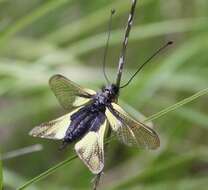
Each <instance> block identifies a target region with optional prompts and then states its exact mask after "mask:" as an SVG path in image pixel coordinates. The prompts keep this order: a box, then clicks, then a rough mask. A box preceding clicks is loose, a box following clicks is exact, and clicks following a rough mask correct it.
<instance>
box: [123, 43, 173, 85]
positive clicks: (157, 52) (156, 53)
mask: <svg viewBox="0 0 208 190" xmlns="http://www.w3.org/2000/svg"><path fill="white" fill-rule="evenodd" d="M171 44H173V42H172V41H169V42H168V43H166V44H165V45H163V46H162V47H161V48H159V49H158V50H157V51H156V52H155V53H153V55H152V56H150V57H149V58H148V59H147V60H146V61H145V62H144V63H143V64H142V65H141V66H140V67H139V68H138V69H137V71H136V72H135V73H134V74H133V75H132V77H131V78H130V79H129V80H128V82H127V83H126V84H124V85H122V86H121V87H120V88H124V87H126V86H128V85H129V83H130V82H131V81H132V80H133V78H134V77H135V76H136V75H137V74H138V73H139V71H141V70H142V68H143V67H144V66H145V65H146V64H147V63H149V62H150V61H151V60H152V59H153V58H154V57H155V56H156V55H158V54H159V53H160V52H161V51H162V50H164V49H165V48H166V47H167V46H169V45H171Z"/></svg>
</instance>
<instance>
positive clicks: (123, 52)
mask: <svg viewBox="0 0 208 190" xmlns="http://www.w3.org/2000/svg"><path fill="white" fill-rule="evenodd" d="M136 3H137V0H132V6H131V10H130V14H129V18H128V22H127V26H126V32H125V35H124V40H123V44H122V49H121V55H120V58H119V63H118V72H117V78H116V86H118V87H120V82H121V76H122V73H123V67H124V64H125V59H126V48H127V45H128V41H129V35H130V31H131V27H132V24H133V18H134V14H135V8H136Z"/></svg>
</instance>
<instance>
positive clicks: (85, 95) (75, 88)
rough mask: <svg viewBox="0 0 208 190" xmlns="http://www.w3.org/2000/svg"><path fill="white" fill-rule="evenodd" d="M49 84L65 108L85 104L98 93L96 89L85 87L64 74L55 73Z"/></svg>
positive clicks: (68, 108)
mask: <svg viewBox="0 0 208 190" xmlns="http://www.w3.org/2000/svg"><path fill="white" fill-rule="evenodd" d="M49 85H50V87H51V89H52V91H53V92H54V94H55V96H56V97H57V99H58V100H59V102H60V104H61V105H62V106H63V108H64V109H66V110H68V111H71V110H73V109H74V108H76V107H79V106H81V105H84V104H86V103H88V102H89V101H90V100H91V97H92V96H93V95H95V94H96V92H95V91H93V90H90V89H84V88H82V87H80V86H79V85H77V84H75V83H74V82H72V81H70V80H69V79H67V78H66V77H64V76H62V75H54V76H52V77H51V78H50V80H49Z"/></svg>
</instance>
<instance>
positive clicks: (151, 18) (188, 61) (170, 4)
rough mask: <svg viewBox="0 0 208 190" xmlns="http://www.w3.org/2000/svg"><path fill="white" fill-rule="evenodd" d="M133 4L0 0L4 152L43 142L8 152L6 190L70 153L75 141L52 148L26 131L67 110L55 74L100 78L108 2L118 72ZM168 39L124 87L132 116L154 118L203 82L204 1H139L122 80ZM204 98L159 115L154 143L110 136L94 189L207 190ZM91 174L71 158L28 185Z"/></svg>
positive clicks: (0, 140) (207, 14)
mask: <svg viewBox="0 0 208 190" xmlns="http://www.w3.org/2000/svg"><path fill="white" fill-rule="evenodd" d="M130 5H131V1H130V0H125V1H124V0H114V1H110V0H94V1H86V0H59V1H56V0H53V1H49V0H45V1H44V0H30V1H28V0H17V1H12V0H0V146H1V147H0V149H1V154H2V155H3V157H4V156H5V155H8V152H10V151H14V150H19V149H20V148H23V147H27V146H31V145H34V144H41V145H42V146H43V149H42V150H41V151H39V152H33V153H31V154H27V155H23V156H12V158H10V159H9V158H6V157H5V158H4V160H3V173H4V189H5V190H7V189H15V188H17V187H19V186H20V185H22V184H23V183H25V182H26V181H27V180H29V179H31V178H33V177H35V176H37V175H38V174H40V173H41V172H43V171H45V170H47V169H48V168H50V167H52V166H54V165H55V164H56V163H59V162H61V161H63V160H64V159H66V158H68V157H69V156H71V155H73V154H74V150H73V145H71V146H69V147H68V148H67V149H66V150H65V151H58V147H59V145H60V143H59V142H54V141H49V140H43V139H36V138H32V137H30V136H28V132H29V131H30V130H31V129H32V128H33V127H34V126H36V125H38V124H40V123H42V122H44V121H49V120H51V119H54V118H56V117H58V116H60V115H62V114H64V113H65V112H64V110H63V109H62V108H61V106H60V105H59V104H58V101H57V100H56V98H55V96H54V95H53V94H52V92H51V90H50V88H49V86H48V79H49V78H50V76H52V75H53V74H57V73H59V74H63V75H65V76H66V77H68V78H70V79H71V80H73V81H75V82H77V83H79V84H81V85H83V86H86V87H88V88H92V89H99V88H100V87H101V86H102V85H103V84H105V81H104V77H103V74H102V69H101V68H102V67H101V63H102V60H103V52H104V47H105V43H106V31H107V24H108V20H109V15H110V10H111V9H112V8H115V9H116V14H115V16H114V18H113V31H112V37H111V41H110V48H109V53H108V59H107V72H108V74H109V76H110V78H111V80H112V81H113V80H114V79H115V74H116V68H117V63H118V56H119V52H120V47H121V42H122V39H123V38H122V37H123V34H124V28H125V25H126V21H127V18H128V12H129V8H130ZM168 40H173V41H174V45H173V46H172V47H171V48H169V49H168V50H166V51H165V52H163V53H162V54H161V55H160V56H158V57H157V58H156V59H154V60H153V61H152V63H151V64H149V65H148V66H147V67H146V68H145V70H144V71H143V72H142V73H140V74H139V75H138V76H137V77H136V78H135V79H134V81H133V82H132V83H131V85H130V86H128V87H127V88H125V90H122V92H121V95H120V100H122V105H124V107H125V108H126V110H128V111H129V112H130V113H131V114H132V115H136V114H137V111H136V110H140V111H141V112H142V113H143V114H145V115H146V116H150V115H152V114H154V113H157V112H159V111H160V110H162V109H163V108H166V107H168V106H170V105H172V104H174V103H177V102H178V101H180V100H182V99H184V98H186V97H188V96H190V95H192V94H194V93H196V92H198V91H199V90H201V89H204V88H207V87H208V54H207V49H208V1H207V0H174V1H166V0H143V1H138V5H137V11H136V18H135V22H134V27H133V30H132V33H131V37H130V43H129V47H128V55H127V63H126V65H125V73H124V75H123V83H124V82H125V81H127V79H128V78H129V76H130V75H131V73H133V71H135V69H136V68H138V65H139V64H141V63H143V62H144V60H145V59H146V58H147V57H149V56H150V55H151V54H152V53H153V52H154V51H155V50H156V49H157V48H159V47H160V46H161V45H163V44H164V43H166V42H167V41H168ZM207 101H208V97H207V96H203V97H201V98H200V99H198V100H195V101H194V102H192V103H190V104H188V105H186V106H184V107H181V108H179V109H177V110H174V112H171V113H168V114H166V115H165V116H163V117H161V118H159V119H157V120H155V121H154V123H155V130H156V131H157V132H158V133H159V135H160V138H161V147H160V148H159V149H158V150H155V151H147V150H138V149H137V148H129V147H126V146H124V145H121V144H120V143H118V142H117V141H112V142H111V143H110V145H109V146H108V150H107V151H106V152H105V175H104V177H103V178H102V180H101V184H100V189H108V190H111V189H112V190H113V189H119V190H121V189H124V190H140V189H142V190H151V189H154V190H157V189H158V190H160V189H174V190H191V189H193V190H195V189H198V190H203V189H204V190H205V189H207V186H208V175H207V174H208V149H207V143H208V132H207V130H208V103H207ZM0 168H1V166H0ZM0 170H1V169H0ZM0 176H1V175H0ZM0 178H1V177H0ZM92 178H93V175H92V174H91V173H90V172H89V171H88V169H87V168H86V167H85V166H84V165H83V163H82V162H81V161H80V160H79V159H76V160H74V161H72V162H71V163H70V164H69V165H67V166H65V167H62V168H61V169H59V170H57V171H56V172H54V173H53V174H52V175H50V176H48V177H47V178H45V179H43V180H41V181H39V182H38V183H36V184H33V185H31V186H29V187H28V188H27V189H34V190H36V189H37V190H38V189H51V190H57V189H61V190H66V189H71V190H81V189H89V188H90V186H91V183H90V181H91V179H92ZM0 181H1V180H0Z"/></svg>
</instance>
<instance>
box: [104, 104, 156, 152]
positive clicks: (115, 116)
mask: <svg viewBox="0 0 208 190" xmlns="http://www.w3.org/2000/svg"><path fill="white" fill-rule="evenodd" d="M111 105H112V106H111V108H109V109H106V116H107V119H108V121H109V123H110V125H111V127H112V129H113V131H115V132H116V134H117V136H118V138H119V140H120V141H121V142H123V143H124V144H126V145H128V146H138V147H143V148H149V149H156V148H157V147H159V146H160V140H159V137H158V135H157V133H156V132H155V131H154V130H153V129H151V128H150V127H148V126H146V125H144V124H143V123H140V122H138V121H136V120H134V119H133V118H132V117H130V116H129V115H128V114H127V113H126V112H125V111H124V110H123V109H122V108H121V107H120V106H119V105H117V104H115V103H112V104H111Z"/></svg>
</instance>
